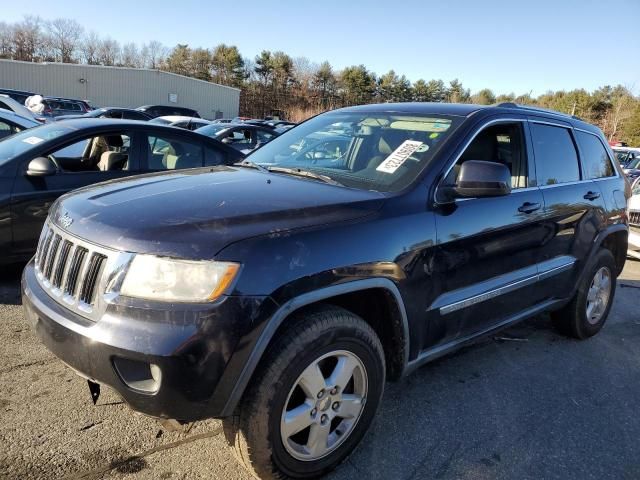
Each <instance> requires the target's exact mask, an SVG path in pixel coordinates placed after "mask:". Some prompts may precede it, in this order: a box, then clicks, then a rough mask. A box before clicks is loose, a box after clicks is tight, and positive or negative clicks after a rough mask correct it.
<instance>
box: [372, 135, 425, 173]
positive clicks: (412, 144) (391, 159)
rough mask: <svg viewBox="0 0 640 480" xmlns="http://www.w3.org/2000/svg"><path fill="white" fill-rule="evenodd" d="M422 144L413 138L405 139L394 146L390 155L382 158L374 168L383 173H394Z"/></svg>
mask: <svg viewBox="0 0 640 480" xmlns="http://www.w3.org/2000/svg"><path fill="white" fill-rule="evenodd" d="M422 145H423V143H422V142H418V141H415V140H405V141H404V142H402V144H401V145H400V146H399V147H398V148H396V149H395V150H394V151H393V152H391V155H389V156H388V157H387V158H385V159H384V161H383V162H382V163H381V164H380V165H378V168H376V170H377V171H378V172H384V173H395V171H396V170H397V169H398V168H400V166H401V165H402V164H403V163H404V162H405V161H406V160H407V158H409V157H410V156H411V155H412V154H413V153H414V152H415V151H416V150H418V149H419V148H420V147H421V146H422Z"/></svg>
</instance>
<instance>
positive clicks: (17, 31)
mask: <svg viewBox="0 0 640 480" xmlns="http://www.w3.org/2000/svg"><path fill="white" fill-rule="evenodd" d="M42 26H43V22H42V19H41V18H40V17H36V16H33V15H27V16H25V17H24V20H23V21H22V22H20V23H17V24H16V25H15V26H14V28H13V50H14V56H13V58H14V59H15V60H24V61H27V62H37V61H38V60H40V58H41V55H42V47H43V45H44V43H45V36H44V34H43V32H42Z"/></svg>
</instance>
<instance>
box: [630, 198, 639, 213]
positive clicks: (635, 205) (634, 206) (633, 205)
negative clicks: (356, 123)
mask: <svg viewBox="0 0 640 480" xmlns="http://www.w3.org/2000/svg"><path fill="white" fill-rule="evenodd" d="M628 206H629V210H633V211H636V212H640V194H638V195H634V196H633V197H631V198H630V199H629V203H628Z"/></svg>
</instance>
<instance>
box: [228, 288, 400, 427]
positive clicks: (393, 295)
mask: <svg viewBox="0 0 640 480" xmlns="http://www.w3.org/2000/svg"><path fill="white" fill-rule="evenodd" d="M380 293H383V295H382V296H381V295H380ZM365 299H366V300H369V302H363V301H358V300H365ZM374 299H375V300H374ZM380 302H386V303H380ZM319 304H329V305H335V306H339V307H342V308H345V309H346V310H349V311H351V312H352V313H354V314H356V315H358V316H361V317H362V318H363V319H364V320H365V321H366V322H367V323H369V324H370V325H371V326H372V327H373V329H374V330H375V331H376V333H377V334H378V336H379V337H380V341H381V342H382V344H383V348H384V351H385V361H386V363H387V368H388V372H389V377H390V378H392V379H394V378H399V377H400V376H402V374H403V372H404V370H405V368H406V366H407V364H408V362H409V346H410V337H409V323H408V319H407V313H406V310H405V307H404V302H403V300H402V296H401V295H400V291H399V290H398V288H397V287H396V285H395V284H394V283H393V282H392V281H391V280H390V279H388V278H382V277H380V278H368V279H362V280H354V281H350V282H346V283H342V284H339V285H332V286H329V287H325V288H321V289H318V290H314V291H312V292H308V293H304V294H302V295H299V296H297V297H294V298H292V299H290V300H288V301H287V302H286V303H284V304H283V305H281V306H280V307H279V308H278V310H277V311H276V312H275V313H274V315H273V316H272V317H271V319H270V320H269V322H268V323H267V325H266V326H265V327H264V329H263V330H262V332H261V334H260V336H259V337H258V339H257V341H256V343H255V346H254V348H253V350H252V351H251V354H250V355H249V358H248V360H247V362H246V363H245V365H244V367H243V369H242V371H241V373H240V375H239V377H238V379H237V381H236V382H235V385H234V387H233V389H232V391H231V393H230V395H229V397H228V399H227V401H226V403H225V406H224V408H223V411H222V413H221V415H220V416H222V417H225V416H230V415H232V414H233V412H234V410H235V408H236V406H237V404H238V403H239V402H240V399H241V398H242V395H243V394H244V391H245V389H246V388H247V386H248V384H249V382H250V380H251V378H252V377H253V374H254V372H255V371H256V369H257V367H258V365H259V364H260V361H261V360H262V358H263V356H264V354H265V352H266V350H267V348H268V347H269V345H270V344H271V343H272V341H273V340H274V338H276V335H277V333H278V330H279V329H281V328H285V327H286V323H287V322H286V321H287V319H288V318H291V316H292V315H293V314H295V313H299V312H300V311H304V309H306V308H310V307H313V306H317V305H319ZM380 305H385V306H386V308H388V309H389V310H387V313H390V316H391V319H392V322H391V323H388V322H383V321H382V320H384V313H385V312H384V311H380V310H377V312H378V317H376V319H375V320H372V317H371V316H368V315H366V313H367V312H373V311H376V308H375V307H376V306H380ZM363 314H364V315H365V316H363ZM366 317H369V318H366ZM385 333H390V336H389V335H386V334H385ZM397 347H400V348H401V350H400V352H397V351H396V348H397Z"/></svg>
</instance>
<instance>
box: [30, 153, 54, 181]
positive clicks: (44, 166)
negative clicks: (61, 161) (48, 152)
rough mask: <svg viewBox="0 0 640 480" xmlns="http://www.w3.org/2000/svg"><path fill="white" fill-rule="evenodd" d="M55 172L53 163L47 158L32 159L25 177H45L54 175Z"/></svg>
mask: <svg viewBox="0 0 640 480" xmlns="http://www.w3.org/2000/svg"><path fill="white" fill-rule="evenodd" d="M57 171H58V168H57V167H56V165H55V163H53V161H52V160H51V159H50V158H47V157H38V158H34V159H33V160H31V161H30V162H29V166H28V167H27V175H28V176H30V177H47V176H50V175H55V174H56V172H57Z"/></svg>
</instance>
